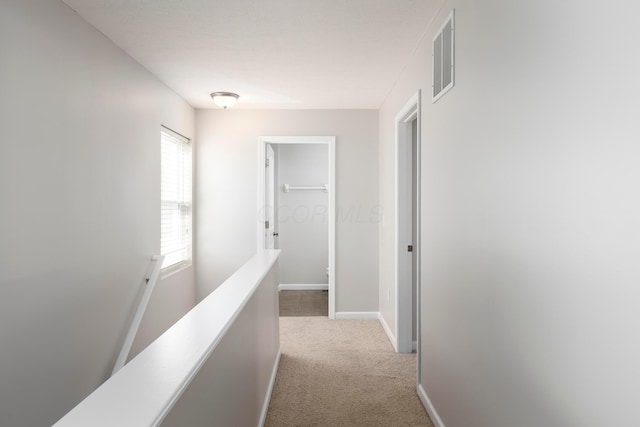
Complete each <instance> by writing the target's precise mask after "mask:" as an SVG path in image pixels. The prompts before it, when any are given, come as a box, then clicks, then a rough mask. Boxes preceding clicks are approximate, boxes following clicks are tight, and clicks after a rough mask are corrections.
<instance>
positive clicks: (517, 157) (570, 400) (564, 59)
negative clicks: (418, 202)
mask: <svg viewBox="0 0 640 427" xmlns="http://www.w3.org/2000/svg"><path fill="white" fill-rule="evenodd" d="M452 7H455V8H456V26H457V32H456V60H457V70H456V86H455V88H454V89H453V90H452V91H451V92H449V93H448V94H447V95H446V96H445V97H444V98H442V99H441V100H440V101H438V102H437V103H436V104H432V103H431V102H430V92H429V91H430V86H431V72H430V69H429V67H430V61H431V59H430V58H431V48H430V42H431V38H432V36H433V29H434V27H438V26H439V25H440V24H441V23H442V21H443V19H444V18H445V16H446V14H448V13H449V11H450V10H451V8H452ZM639 12H640V6H639V5H638V4H637V3H635V2H629V1H613V2H608V3H607V4H606V5H605V4H602V3H596V2H580V1H577V0H569V1H565V2H561V3H559V2H555V1H550V0H542V1H537V2H526V3H522V2H511V1H507V0H488V1H484V2H475V1H470V0H458V1H450V2H447V3H446V5H445V7H444V8H443V9H442V11H441V14H440V15H439V16H438V19H437V20H436V22H434V25H433V26H432V28H431V29H430V30H429V31H427V33H426V36H425V41H424V42H423V43H422V44H421V45H420V46H419V47H418V49H417V51H416V54H415V56H414V58H413V60H412V62H411V63H410V64H409V65H408V67H407V68H406V70H405V72H404V73H403V75H402V76H401V78H400V80H399V82H398V84H397V85H396V87H395V88H394V90H393V91H392V92H391V93H390V95H389V97H388V98H387V100H386V101H385V103H384V105H383V107H382V110H381V114H380V159H381V162H380V169H381V189H380V200H381V203H382V204H383V205H384V207H385V211H386V212H387V214H388V213H389V211H390V209H391V208H392V206H393V200H394V196H395V195H394V190H393V186H394V185H395V183H394V167H393V161H394V160H393V144H394V141H393V139H394V136H393V119H394V116H395V114H396V113H397V112H398V111H399V109H400V108H401V107H402V106H403V105H404V103H405V102H406V101H407V100H408V99H409V97H410V96H411V95H412V94H413V93H415V91H416V90H417V89H419V88H421V89H422V90H423V91H424V93H423V94H424V95H425V99H424V101H423V110H422V111H423V116H422V119H423V128H422V129H423V133H422V150H423V151H422V166H423V169H422V173H423V175H422V227H423V228H422V230H423V232H422V239H423V240H422V241H423V245H424V246H423V250H422V273H423V278H422V302H421V305H422V340H423V344H422V345H423V354H422V363H423V376H422V378H421V381H422V383H423V385H424V388H425V390H426V392H427V394H428V397H429V398H430V400H431V401H432V403H433V405H434V407H435V408H436V410H437V412H438V414H439V415H440V417H441V418H442V421H443V423H444V425H446V426H447V427H466V426H470V425H474V426H491V427H507V426H515V425H517V426H522V427H526V426H542V425H544V426H563V427H570V426H581V427H585V426H594V427H595V426H603V425H610V426H614V425H616V426H623V425H624V426H629V425H636V424H637V413H636V406H637V405H636V403H637V397H638V396H639V395H640V371H639V370H638V362H637V361H638V360H640V341H639V340H638V339H637V335H638V330H640V310H638V307H639V306H640V287H639V286H638V283H640V269H638V259H639V258H640V244H639V240H638V239H639V237H640V221H639V220H638V218H640V193H639V192H638V190H637V183H638V182H640V168H638V159H639V158H640V144H639V143H638V141H640V125H638V123H639V121H638V112H639V111H640V110H639V109H638V99H639V98H640V83H638V78H637V77H638V75H640V57H639V56H638V55H636V54H635V52H637V41H638V40H639V39H640V28H639V27H638V26H637V22H636V17H637V16H638V13H639ZM392 227H393V221H392V220H391V215H387V216H386V221H385V225H384V226H383V227H382V228H381V241H382V246H381V257H380V262H381V274H380V296H381V298H380V303H381V310H382V311H383V313H384V315H385V318H386V319H387V321H388V322H392V321H393V314H394V313H393V301H390V302H387V301H386V298H382V296H383V295H384V292H385V289H386V286H387V284H388V283H391V282H392V278H393V265H392V260H393V257H392V253H393V252H392V251H393V239H394V236H393V230H392Z"/></svg>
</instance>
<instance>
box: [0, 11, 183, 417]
mask: <svg viewBox="0 0 640 427" xmlns="http://www.w3.org/2000/svg"><path fill="white" fill-rule="evenodd" d="M0 57H1V58H2V59H1V63H2V65H1V66H0V94H1V95H0V129H1V131H2V142H0V200H1V201H0V204H1V206H2V209H1V212H2V213H1V215H0V217H1V218H2V220H1V221H0V289H1V290H2V297H1V298H0V342H1V343H2V344H1V345H2V351H1V353H2V356H1V357H0V425H7V426H9V425H10V426H17V427H19V426H37V425H51V424H52V423H53V422H55V421H56V420H57V419H59V418H60V417H61V416H62V415H64V414H65V413H66V412H67V411H69V410H70V409H71V408H72V407H74V406H75V405H76V404H77V403H78V402H80V401H81V400H82V399H83V398H84V397H85V396H87V395H88V394H89V393H90V392H91V391H92V390H94V389H95V388H96V387H97V386H98V385H100V384H101V383H102V382H103V381H104V380H105V379H106V378H107V377H108V376H109V374H110V372H111V369H112V367H113V363H114V362H115V359H116V356H117V354H118V352H119V350H120V345H121V343H122V340H123V339H124V336H125V333H126V328H127V327H128V323H127V322H128V320H129V318H130V316H131V315H132V314H133V311H134V310H135V302H136V298H137V297H138V295H139V291H140V289H141V287H142V286H143V279H144V275H145V272H146V269H147V267H148V262H149V259H150V257H151V255H153V254H156V253H158V251H159V250H160V237H159V230H160V224H159V203H160V201H159V194H160V184H159V176H160V154H159V153H160V149H159V143H160V141H159V134H160V125H161V124H164V125H166V126H169V127H171V128H173V129H175V130H176V131H179V132H180V133H183V134H185V135H187V136H189V137H193V136H194V111H193V109H192V108H191V107H190V106H189V105H188V104H186V103H185V102H184V101H182V100H181V99H180V98H179V97H178V96H177V95H176V94H175V93H173V92H172V91H170V90H169V89H168V88H167V87H166V86H164V85H163V84H162V83H161V82H159V81H158V80H157V79H156V78H155V77H153V76H152V75H151V74H150V73H149V72H148V71H146V70H145V69H144V68H142V67H141V66H140V65H138V64H137V63H136V62H134V61H133V60H132V59H131V58H130V57H128V56H127V55H126V54H125V53H124V52H123V51H121V50H120V49H119V48H117V47H116V46H115V45H114V44H113V43H112V42H111V41H109V40H108V39H106V38H105V37H104V36H103V35H102V34H101V33H99V32H98V31H97V30H95V29H94V28H92V27H91V26H90V25H89V24H87V23H86V22H84V21H83V20H82V19H80V18H79V17H78V15H76V14H75V13H74V12H73V11H72V10H71V9H69V8H68V7H67V6H66V5H64V4H63V3H62V2H60V1H58V0H37V1H36V0H4V1H3V2H2V5H1V6H0ZM193 270H194V269H193V268H189V269H187V270H185V271H183V272H181V273H180V274H176V275H174V276H172V277H170V278H169V279H167V280H161V281H159V282H158V285H157V287H156V292H155V295H154V297H153V298H152V300H151V302H150V305H149V307H148V312H147V315H146V316H145V318H144V319H143V324H142V326H141V330H140V333H139V335H138V337H137V340H136V342H135V344H134V349H133V352H132V353H133V354H135V353H137V352H138V351H140V349H142V348H143V347H144V346H146V344H148V343H149V342H151V341H152V340H153V339H155V338H156V337H157V336H158V335H160V333H162V332H163V331H164V330H165V329H166V328H167V327H168V326H169V325H171V324H172V323H173V322H175V321H176V320H177V319H179V318H180V317H181V316H182V315H183V314H184V313H185V312H186V311H188V310H189V309H190V308H191V307H192V306H193V303H194V301H195V284H194V273H193Z"/></svg>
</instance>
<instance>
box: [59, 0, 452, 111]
mask: <svg viewBox="0 0 640 427" xmlns="http://www.w3.org/2000/svg"><path fill="white" fill-rule="evenodd" d="M63 1H64V2H65V3H66V4H67V5H69V7H71V8H72V9H74V10H75V11H76V12H77V13H78V14H79V15H80V16H82V17H83V18H84V19H85V20H87V21H88V22H89V23H90V24H91V25H93V26H94V27H96V28H97V29H98V30H100V31H101V32H102V33H104V34H105V35H106V36H107V37H109V38H110V39H111V40H113V42H115V44H117V45H118V46H120V47H121V48H122V49H124V50H125V51H126V52H127V53H128V54H129V55H131V56H132V57H133V58H134V59H135V60H136V61H138V62H139V63H140V64H142V65H143V66H144V67H146V68H147V69H148V70H149V71H151V72H152V73H153V74H155V75H156V76H157V77H158V78H159V79H160V80H162V81H163V82H164V83H165V84H167V85H168V86H169V87H170V88H172V89H173V90H174V91H176V92H177V93H178V94H179V95H180V96H182V97H183V98H184V99H185V100H187V102H189V103H190V104H191V105H192V106H193V107H195V108H214V107H215V106H214V105H213V102H212V101H211V98H210V97H209V93H211V92H216V91H230V92H236V93H238V94H240V100H239V102H238V105H237V108H292V109H299V108H373V109H376V108H379V107H380V105H381V104H382V102H383V101H384V98H385V96H386V95H387V93H388V92H389V91H390V90H391V88H392V86H393V84H394V83H395V81H396V80H397V79H398V77H399V75H400V73H401V71H402V69H403V68H404V66H405V65H406V64H407V62H408V60H409V58H410V56H411V54H412V53H413V51H414V49H415V48H416V46H417V45H418V42H419V41H420V39H421V38H422V37H423V35H424V32H425V30H426V28H427V25H428V24H429V23H430V22H431V20H432V19H433V16H434V15H435V14H436V12H437V11H438V9H439V8H440V7H441V5H442V3H443V2H444V0H315V1H312V0H63Z"/></svg>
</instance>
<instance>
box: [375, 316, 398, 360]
mask: <svg viewBox="0 0 640 427" xmlns="http://www.w3.org/2000/svg"><path fill="white" fill-rule="evenodd" d="M378 320H379V321H380V324H381V325H382V329H384V331H385V332H386V333H387V337H388V338H389V341H391V345H392V346H393V349H394V350H395V351H396V352H397V351H398V344H397V343H396V337H395V336H394V335H393V332H391V328H389V325H387V321H386V320H384V317H383V316H382V314H381V313H378Z"/></svg>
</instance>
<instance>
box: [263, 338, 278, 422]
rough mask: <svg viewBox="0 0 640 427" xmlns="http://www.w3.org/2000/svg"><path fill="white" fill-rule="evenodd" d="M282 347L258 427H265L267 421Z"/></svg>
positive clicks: (274, 366) (270, 380) (272, 373)
mask: <svg viewBox="0 0 640 427" xmlns="http://www.w3.org/2000/svg"><path fill="white" fill-rule="evenodd" d="M281 354H282V353H281V352H280V347H278V354H277V355H276V361H275V363H274V364H273V370H272V371H271V378H270V379H269V387H267V393H266V394H265V396H264V403H263V404H262V411H260V420H259V421H258V427H262V426H264V422H265V421H266V420H267V411H268V410H269V402H271V393H272V392H273V386H274V385H275V383H276V375H277V374H278V366H280V355H281Z"/></svg>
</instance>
